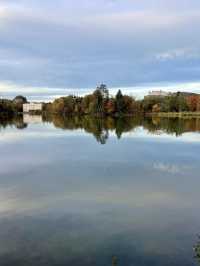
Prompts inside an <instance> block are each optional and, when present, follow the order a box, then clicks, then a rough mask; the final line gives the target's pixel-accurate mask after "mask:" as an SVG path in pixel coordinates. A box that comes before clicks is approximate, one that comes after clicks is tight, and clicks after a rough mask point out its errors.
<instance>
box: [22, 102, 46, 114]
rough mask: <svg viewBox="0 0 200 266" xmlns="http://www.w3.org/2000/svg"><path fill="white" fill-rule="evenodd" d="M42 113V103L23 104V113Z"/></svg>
mask: <svg viewBox="0 0 200 266" xmlns="http://www.w3.org/2000/svg"><path fill="white" fill-rule="evenodd" d="M37 111H42V103H25V104H23V112H24V113H29V112H37Z"/></svg>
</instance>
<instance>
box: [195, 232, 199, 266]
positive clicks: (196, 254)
mask: <svg viewBox="0 0 200 266" xmlns="http://www.w3.org/2000/svg"><path fill="white" fill-rule="evenodd" d="M198 238H199V240H198V242H197V243H196V245H195V246H194V252H195V258H196V260H197V261H198V263H199V264H200V236H199V237H198Z"/></svg>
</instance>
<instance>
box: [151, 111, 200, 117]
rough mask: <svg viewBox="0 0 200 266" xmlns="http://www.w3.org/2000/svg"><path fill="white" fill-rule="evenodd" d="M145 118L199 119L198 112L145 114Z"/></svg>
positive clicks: (199, 113) (199, 114)
mask: <svg viewBox="0 0 200 266" xmlns="http://www.w3.org/2000/svg"><path fill="white" fill-rule="evenodd" d="M146 116H154V117H169V118H200V112H159V113H147V114H146Z"/></svg>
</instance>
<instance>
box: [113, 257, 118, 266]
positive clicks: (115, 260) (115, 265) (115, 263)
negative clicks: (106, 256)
mask: <svg viewBox="0 0 200 266" xmlns="http://www.w3.org/2000/svg"><path fill="white" fill-rule="evenodd" d="M112 266H117V257H116V256H112Z"/></svg>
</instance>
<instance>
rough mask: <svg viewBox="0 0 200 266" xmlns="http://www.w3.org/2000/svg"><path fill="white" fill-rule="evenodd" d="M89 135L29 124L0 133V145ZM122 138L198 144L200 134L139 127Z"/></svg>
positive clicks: (112, 133) (81, 131)
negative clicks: (170, 132) (176, 133)
mask: <svg viewBox="0 0 200 266" xmlns="http://www.w3.org/2000/svg"><path fill="white" fill-rule="evenodd" d="M89 135H90V133H88V132H86V131H85V130H84V129H73V130H70V129H64V130H63V129H60V128H55V127H54V126H53V124H47V123H46V124H42V123H41V124H37V125H36V124H35V125H33V124H32V125H31V124H29V127H28V128H27V129H24V130H23V131H22V130H17V129H13V128H6V129H3V130H1V131H0V145H1V144H3V143H9V142H19V141H23V140H24V139H25V138H32V139H41V138H42V139H48V138H62V137H76V136H89ZM110 137H116V133H115V132H114V131H113V130H109V138H110ZM122 138H123V139H125V138H137V139H138V140H139V139H141V140H144V139H145V140H156V141H176V142H177V141H181V142H195V143H196V142H200V133H198V132H189V133H183V134H182V135H180V136H176V135H175V134H167V133H165V132H163V131H162V130H159V131H155V132H149V131H148V129H144V128H143V127H141V126H139V127H137V128H135V129H134V130H130V131H129V132H123V134H122Z"/></svg>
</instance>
